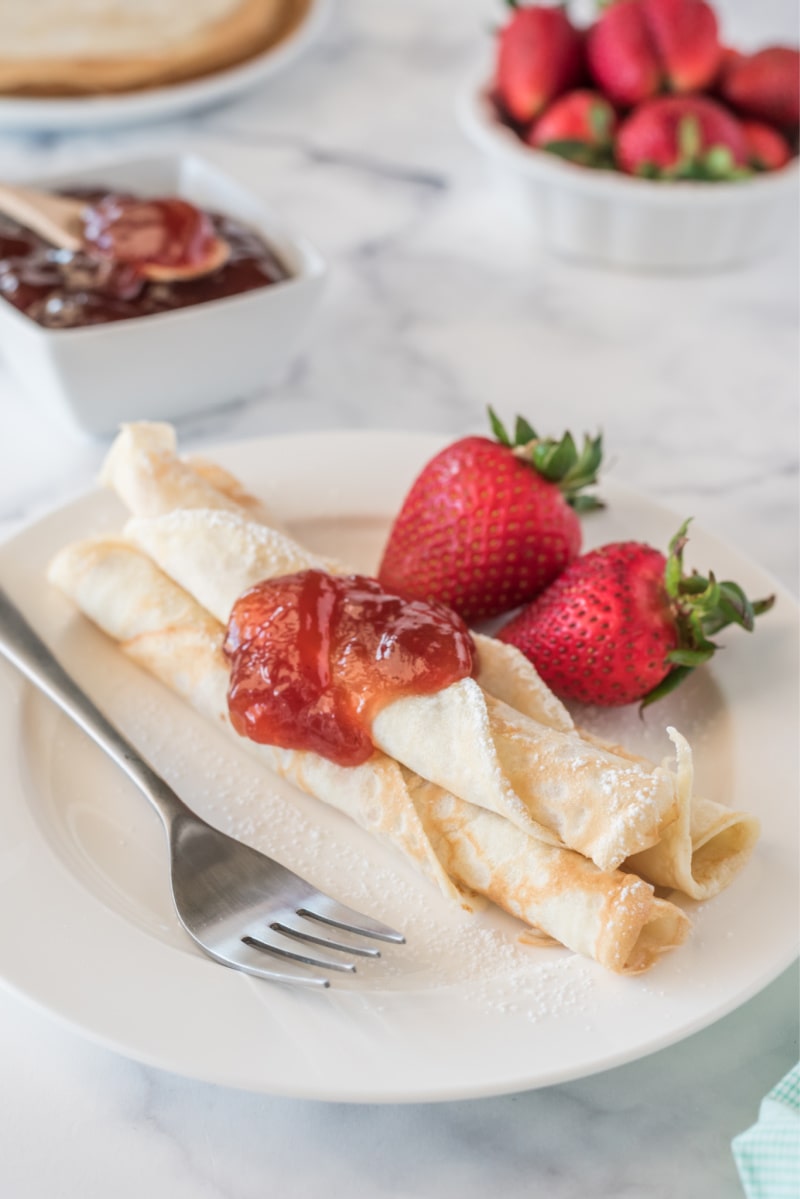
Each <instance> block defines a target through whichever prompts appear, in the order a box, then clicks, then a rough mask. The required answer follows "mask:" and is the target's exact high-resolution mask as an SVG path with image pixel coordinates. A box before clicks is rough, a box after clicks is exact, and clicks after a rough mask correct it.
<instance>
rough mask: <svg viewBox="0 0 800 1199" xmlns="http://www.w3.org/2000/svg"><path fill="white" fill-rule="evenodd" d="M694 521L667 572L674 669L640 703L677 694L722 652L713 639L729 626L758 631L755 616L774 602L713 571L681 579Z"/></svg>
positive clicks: (677, 541) (672, 547) (676, 540)
mask: <svg viewBox="0 0 800 1199" xmlns="http://www.w3.org/2000/svg"><path fill="white" fill-rule="evenodd" d="M689 524H690V520H685V521H684V522H683V524H682V525H681V527H680V528H679V529H678V531H677V533H676V534H675V536H674V537H673V538H672V540H671V541H670V543H669V550H668V554H667V559H666V564H665V567H664V590H665V591H666V594H667V597H668V598H669V601H670V604H671V607H672V612H673V618H674V621H675V627H676V629H677V633H678V645H677V647H676V648H675V649H674V650H671V651H670V652H669V653H668V654H667V655H666V661H667V662H668V663H670V664H671V665H672V666H673V669H672V670H671V671H670V672H669V674H668V675H667V676H666V678H665V679H663V680H662V682H661V683H659V684H658V686H657V687H654V688H653V690H652V691H651V692H649V693H648V694H647V695H646V696H645V697H644V699H643V701H642V706H644V705H645V704H651V703H653V702H654V701H655V700H657V699H661V698H662V696H664V695H667V694H668V693H669V692H670V691H673V690H674V689H675V687H677V686H678V684H679V683H680V682H681V681H682V680H683V678H685V676H686V674H688V673H689V671H691V670H694V668H695V667H696V666H700V665H702V663H704V662H707V661H708V660H709V658H711V657H712V656H713V655H714V653H715V652H716V650H717V649H718V646H717V645H716V644H715V643H714V642H713V641H711V640H710V638H711V637H712V636H713V635H714V634H715V633H718V632H719V630H720V629H724V628H725V627H726V626H728V625H731V624H737V625H739V626H740V628H743V629H745V630H746V631H747V632H752V631H753V629H754V627H755V618H756V616H759V615H761V613H763V612H768V611H769V609H770V608H771V607H772V606H773V604H774V603H775V596H774V595H773V596H767V597H766V598H764V599H760V600H750V599H748V597H747V595H746V594H745V592H744V591H743V589H742V588H741V587H740V586H739V584H738V583H734V582H732V581H730V580H727V579H726V580H724V581H723V582H720V581H718V580H717V578H716V576H715V575H714V573H713V571H709V572H708V575H707V576H705V575H701V574H698V572H697V571H696V570H693V571H692V572H691V574H688V575H685V574H684V573H683V551H684V548H685V546H686V542H687V531H688V528H689Z"/></svg>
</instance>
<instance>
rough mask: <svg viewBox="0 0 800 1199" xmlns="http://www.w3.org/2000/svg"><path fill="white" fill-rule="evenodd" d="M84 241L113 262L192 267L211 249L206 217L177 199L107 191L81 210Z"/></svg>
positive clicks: (212, 239) (211, 230) (211, 232)
mask: <svg viewBox="0 0 800 1199" xmlns="http://www.w3.org/2000/svg"><path fill="white" fill-rule="evenodd" d="M84 222H85V228H84V241H85V243H86V245H87V246H88V247H90V248H91V249H93V250H94V251H95V252H96V253H98V254H100V255H101V256H102V257H103V258H109V259H111V261H112V262H117V263H128V264H129V265H131V266H139V265H143V264H145V263H147V264H150V263H152V264H153V265H156V266H170V267H191V266H199V265H202V263H204V262H205V261H206V260H207V258H208V255H209V253H210V251H211V249H212V247H213V245H214V242H215V234H214V226H213V225H212V223H211V219H210V217H209V216H208V214H207V213H205V212H202V211H201V210H200V209H199V208H195V206H194V204H189V203H188V202H187V201H186V200H181V199H179V198H178V197H177V196H169V197H167V198H164V199H153V200H149V199H148V200H137V199H134V198H133V197H131V196H122V195H116V194H114V193H111V194H110V195H107V196H103V197H102V198H101V199H100V200H98V201H97V202H96V203H95V204H92V205H90V206H89V207H88V208H87V209H86V213H85V216H84Z"/></svg>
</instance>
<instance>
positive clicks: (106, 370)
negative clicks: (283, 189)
mask: <svg viewBox="0 0 800 1199" xmlns="http://www.w3.org/2000/svg"><path fill="white" fill-rule="evenodd" d="M31 182H32V184H33V185H34V186H36V187H37V188H39V189H42V190H50V191H53V192H54V193H59V194H63V195H68V196H72V197H75V198H78V199H79V200H81V201H82V202H85V206H84V210H83V217H84V243H85V244H84V246H83V247H82V248H81V249H78V250H75V251H69V250H62V249H56V248H54V247H53V246H52V245H50V244H49V243H47V242H46V241H45V240H44V239H43V238H41V237H39V236H38V235H37V234H35V233H33V232H31V231H30V230H29V229H26V228H24V227H23V226H22V225H20V224H19V223H18V222H16V221H13V220H11V219H10V218H7V217H5V216H0V348H1V349H2V352H3V355H4V357H5V359H6V362H7V364H8V366H9V367H10V368H11V370H12V371H13V373H14V374H15V375H16V376H17V378H18V380H19V381H20V382H21V383H22V384H23V386H24V387H25V388H26V390H27V391H28V392H30V393H32V394H33V397H34V398H35V401H36V402H37V403H41V404H42V406H43V407H49V408H53V407H56V408H58V409H59V411H61V412H64V411H65V412H66V413H67V414H68V416H69V417H70V418H71V420H72V421H73V422H74V423H77V424H78V425H79V426H80V427H82V428H84V429H86V430H87V431H89V432H91V433H94V434H99V435H109V434H113V433H114V432H115V431H116V429H117V428H118V426H119V425H120V424H121V423H123V422H125V421H129V420H139V419H162V420H178V419H180V418H181V417H184V416H187V415H190V414H194V413H197V412H201V411H205V410H208V409H210V408H215V407H218V406H221V405H225V404H228V403H231V402H234V401H241V400H244V399H251V398H254V397H257V396H258V395H259V394H267V393H268V390H269V388H270V386H271V385H274V383H275V382H276V381H277V380H278V379H279V378H280V377H281V375H282V374H284V373H285V372H286V370H287V369H288V367H289V366H290V365H291V362H292V360H293V358H294V356H295V354H296V353H297V352H298V350H299V348H300V345H301V343H302V340H303V337H304V336H305V334H306V332H307V329H308V326H309V323H310V320H311V317H312V315H313V310H314V308H315V307H316V304H317V302H318V300H319V296H320V292H321V288H322V284H323V280H324V274H325V268H324V264H323V262H322V260H321V258H320V256H319V254H318V253H317V252H316V250H315V249H314V248H313V247H312V246H311V245H310V244H309V243H308V242H307V241H306V240H305V239H304V238H301V237H299V236H297V235H296V234H293V233H290V232H289V231H288V230H287V229H286V228H285V227H284V225H283V223H282V222H281V221H280V220H279V219H278V218H277V217H276V216H275V215H274V214H273V213H272V212H271V210H270V209H269V208H268V206H267V205H265V204H264V202H263V201H262V200H261V199H260V198H259V197H258V196H257V195H256V194H254V193H252V192H250V191H248V190H247V189H245V188H244V187H242V186H241V185H240V184H239V183H238V182H236V181H235V180H233V179H232V178H230V177H229V176H226V175H224V174H223V173H222V172H220V171H218V170H217V169H216V168H215V167H213V166H212V165H211V164H209V163H207V162H204V161H203V160H201V159H198V158H196V157H194V156H178V157H170V158H160V159H145V160H137V161H127V162H123V163H120V162H117V163H113V164H108V165H106V166H102V165H100V166H98V167H95V168H92V170H87V171H83V172H79V173H72V174H70V175H69V176H66V175H63V176H51V177H48V178H47V179H37V180H35V181H31ZM215 246H222V247H224V251H225V252H224V254H222V255H218V260H215V259H214V257H213V254H212V257H211V258H208V254H209V251H210V250H211V251H213V248H214V247H215ZM143 263H144V264H146V265H147V266H148V268H149V271H150V273H148V272H147V271H145V270H144V269H143V267H142V264H143ZM204 263H206V264H210V269H208V270H204V271H203V273H201V274H195V273H194V271H195V270H196V268H197V266H198V264H200V265H203V264H204ZM154 268H165V270H166V274H167V275H169V276H175V275H177V276H179V277H169V278H167V277H159V271H158V269H154ZM182 271H183V272H184V273H183V276H182V277H181V272H182ZM162 274H163V271H162ZM153 276H154V277H153Z"/></svg>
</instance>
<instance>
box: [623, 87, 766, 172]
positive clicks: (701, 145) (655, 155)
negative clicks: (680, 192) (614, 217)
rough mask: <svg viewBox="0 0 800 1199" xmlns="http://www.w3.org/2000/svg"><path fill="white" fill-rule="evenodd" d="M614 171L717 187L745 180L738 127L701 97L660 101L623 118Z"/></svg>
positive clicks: (728, 114)
mask: <svg viewBox="0 0 800 1199" xmlns="http://www.w3.org/2000/svg"><path fill="white" fill-rule="evenodd" d="M615 156H616V160H617V165H618V166H619V168H620V169H621V170H623V171H625V172H627V173H628V174H630V175H640V176H642V177H644V178H648V179H673V180H678V179H695V180H704V181H706V182H718V181H722V180H725V179H737V178H742V177H743V176H746V175H748V174H750V168H749V165H748V164H749V150H748V145H747V139H746V137H745V134H744V131H743V129H742V126H741V123H740V122H739V120H738V119H737V118H736V117H735V116H734V115H733V113H731V112H729V111H728V110H727V109H725V108H723V106H722V105H721V104H718V103H717V102H716V101H715V100H710V99H708V97H706V96H660V97H658V98H657V99H655V100H647V101H646V102H645V103H644V104H640V105H639V107H638V108H636V109H634V111H633V112H632V113H631V114H630V116H628V117H626V119H625V120H624V121H623V122H622V124H621V125H620V127H619V130H618V132H617V137H616V141H615Z"/></svg>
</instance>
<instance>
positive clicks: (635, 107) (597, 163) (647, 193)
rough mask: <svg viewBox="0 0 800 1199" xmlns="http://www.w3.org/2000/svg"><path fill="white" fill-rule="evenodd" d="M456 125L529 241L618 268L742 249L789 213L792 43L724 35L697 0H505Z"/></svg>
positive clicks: (775, 239)
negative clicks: (518, 204)
mask: <svg viewBox="0 0 800 1199" xmlns="http://www.w3.org/2000/svg"><path fill="white" fill-rule="evenodd" d="M509 3H511V9H512V11H511V13H510V16H509V18H508V19H507V21H506V22H505V24H504V25H503V27H502V28H501V29H500V30H499V32H498V34H497V37H496V41H495V43H494V45H493V48H492V65H491V69H490V70H488V71H485V72H484V73H483V78H482V79H481V81H480V82H479V83H478V84H477V85H476V86H471V87H470V88H469V89H468V90H467V92H466V93H465V94H464V96H463V97H462V99H461V103H460V106H459V110H460V117H461V122H462V125H463V128H464V130H465V132H466V134H467V136H468V137H469V138H470V140H472V141H473V142H474V143H475V144H476V145H477V146H478V147H479V148H480V149H481V150H482V151H483V152H484V153H485V154H486V155H487V156H488V157H489V158H490V159H491V160H492V162H493V163H494V164H495V165H496V166H497V167H498V168H500V171H501V175H502V178H503V180H504V182H506V181H508V180H511V181H513V183H515V184H516V185H517V188H516V191H517V194H518V195H519V196H521V198H522V200H523V204H524V206H525V211H526V212H527V213H528V214H529V215H530V218H531V222H532V224H533V225H534V226H535V228H536V231H537V233H538V235H539V237H540V239H541V240H542V241H543V242H544V243H545V244H547V245H549V246H550V247H551V248H553V249H555V250H557V251H559V252H562V253H565V254H569V255H575V256H579V257H583V258H589V259H594V260H595V261H599V262H603V263H607V264H611V265H615V266H622V267H639V268H651V269H673V270H686V269H689V270H691V269H695V270H697V269H707V268H710V267H717V266H726V265H729V264H731V263H735V262H737V261H745V260H748V259H753V258H758V257H760V256H761V255H762V254H764V253H766V252H768V251H769V250H770V249H771V248H773V247H774V246H775V245H776V244H779V243H780V241H781V238H782V237H784V236H785V234H786V231H787V229H788V227H789V224H790V222H791V221H792V220H793V219H796V204H797V181H798V173H799V172H798V128H799V127H800V51H798V49H797V48H794V47H789V46H769V47H766V48H764V49H761V50H758V51H756V52H755V53H751V54H746V53H743V52H740V51H738V50H736V49H733V48H731V47H729V46H726V45H725V43H724V42H723V40H722V36H721V31H720V25H719V21H718V18H717V15H716V13H715V11H714V9H713V7H712V6H711V4H709V3H708V2H707V0H612V3H610V4H605V5H603V6H602V7H599V8H598V14H597V16H596V18H595V20H594V21H593V22H592V23H591V24H589V25H583V26H579V25H578V24H576V23H574V22H573V21H572V20H571V18H570V15H569V13H568V11H567V9H566V7H564V6H563V5H559V6H550V5H541V4H532V5H527V6H521V5H519V4H518V3H516V2H513V3H512V2H511V0H509Z"/></svg>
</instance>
